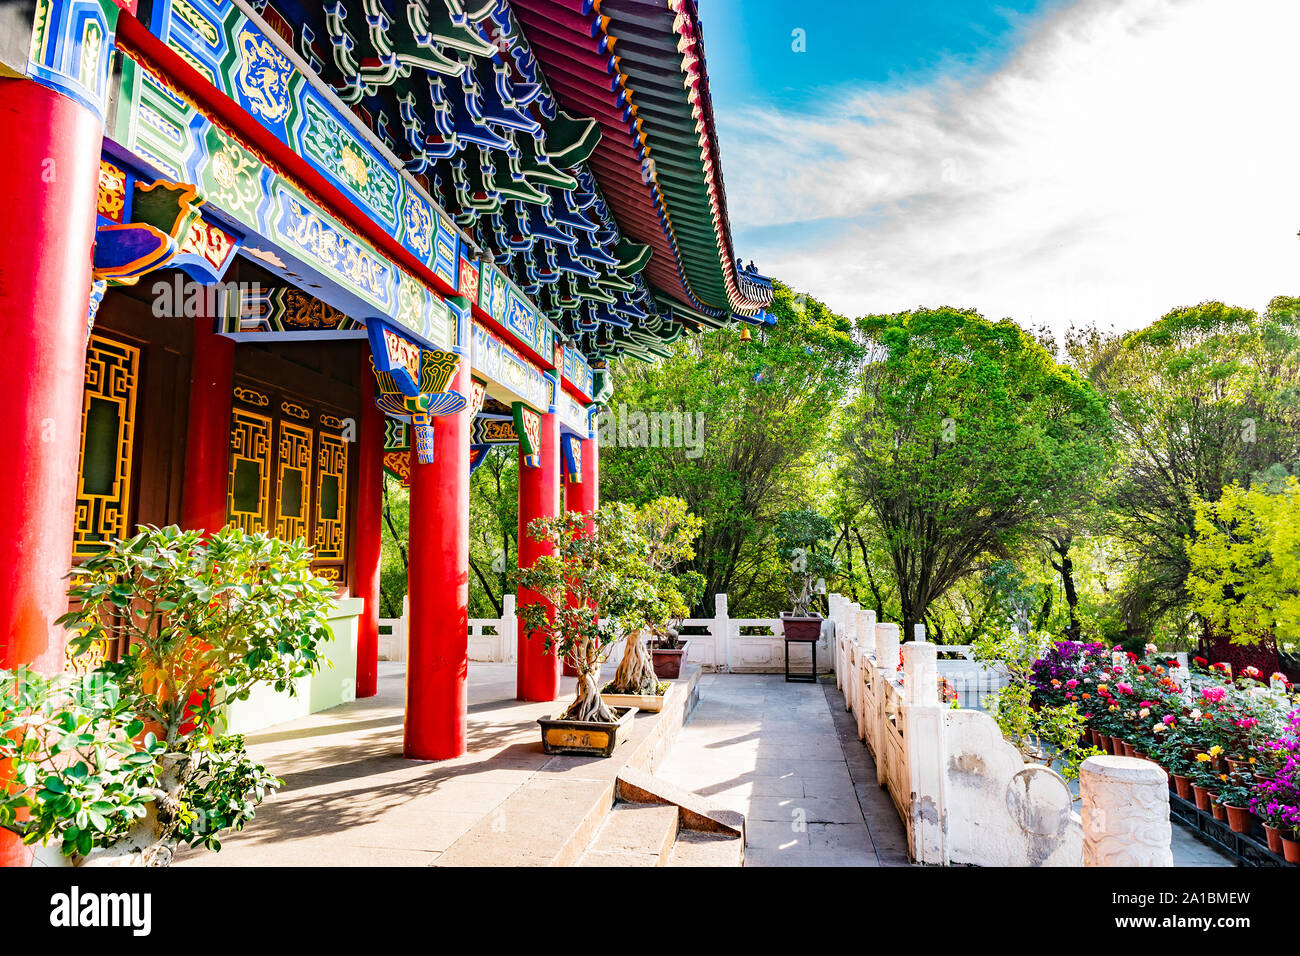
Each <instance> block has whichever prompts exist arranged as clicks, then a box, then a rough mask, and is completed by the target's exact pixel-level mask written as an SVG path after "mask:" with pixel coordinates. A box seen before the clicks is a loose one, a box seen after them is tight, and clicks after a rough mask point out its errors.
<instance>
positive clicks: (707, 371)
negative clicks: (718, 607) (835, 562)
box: [601, 283, 861, 615]
mask: <svg viewBox="0 0 1300 956" xmlns="http://www.w3.org/2000/svg"><path fill="white" fill-rule="evenodd" d="M771 311H772V312H773V313H774V314H775V315H776V317H777V324H776V325H775V326H772V327H765V328H759V329H756V330H754V332H753V333H752V338H750V339H749V340H746V339H745V338H743V337H742V335H741V333H740V332H739V331H738V330H736V329H734V328H726V329H721V330H719V331H715V332H710V333H707V334H704V335H699V336H691V337H689V338H684V339H682V340H681V341H679V342H678V343H677V344H676V346H675V347H674V348H673V352H672V355H671V356H670V357H668V358H666V359H664V360H663V361H661V362H658V363H656V364H654V365H645V364H643V363H640V362H634V361H625V362H623V363H621V364H620V365H619V366H618V368H617V369H616V370H615V373H614V375H615V381H616V383H617V391H616V392H615V397H614V400H613V401H612V403H611V405H612V407H613V408H614V409H615V410H619V409H625V410H626V412H627V413H628V414H629V415H635V414H637V413H641V414H647V415H648V414H651V413H656V412H670V411H671V410H673V409H679V410H682V411H684V412H690V413H692V414H693V415H702V416H703V428H702V432H703V434H702V436H701V437H702V441H701V444H700V445H699V446H697V447H687V448H662V447H661V448H648V447H618V448H615V447H612V444H613V443H612V442H611V440H610V437H611V436H610V435H609V434H608V431H609V425H608V421H609V420H608V419H606V420H605V421H606V424H605V426H604V427H603V428H602V448H601V494H602V497H603V499H604V500H606V501H626V502H631V503H638V502H645V501H649V500H652V499H654V498H659V497H663V496H670V497H677V498H681V499H683V500H684V501H685V502H686V504H687V507H688V509H689V510H690V511H691V513H692V514H696V515H699V516H700V517H701V518H702V519H703V521H704V531H703V533H702V535H701V536H700V539H699V541H698V542H697V544H696V557H695V558H694V559H693V560H692V561H691V562H689V563H688V564H687V565H685V566H684V567H685V568H686V569H689V570H693V571H696V572H698V573H699V574H700V575H701V576H702V577H703V578H704V580H705V589H704V591H703V596H702V601H701V605H700V606H699V607H698V613H700V614H704V615H707V614H709V613H711V611H710V610H709V609H707V608H706V607H704V603H707V601H708V600H709V596H711V595H713V594H718V593H726V594H728V595H729V596H730V598H731V606H732V608H733V609H736V610H737V611H740V612H742V613H743V612H745V611H748V612H750V613H764V612H766V613H775V612H776V611H777V610H779V609H780V608H781V607H784V606H785V605H786V599H785V577H786V575H787V573H788V570H789V569H788V565H787V564H786V563H784V562H782V561H781V560H780V559H779V557H778V556H777V554H776V543H775V540H774V535H773V532H774V530H775V517H776V515H777V514H778V513H779V512H781V511H783V510H788V509H791V508H795V507H799V506H801V505H805V504H806V503H807V501H808V497H807V494H808V487H809V485H810V483H812V482H813V480H814V479H815V476H816V472H817V469H818V468H819V467H820V466H822V465H823V464H824V459H825V453H826V446H827V421H828V420H829V419H830V418H831V417H832V416H833V415H834V414H836V411H837V409H838V407H839V406H840V404H841V402H842V401H843V398H844V396H845V395H846V393H847V391H848V389H849V388H850V387H851V386H852V384H853V378H854V371H855V368H856V365H857V363H858V361H859V360H860V357H861V349H860V347H859V346H858V345H856V344H855V343H854V341H853V338H852V335H851V324H850V322H849V321H848V320H847V319H845V318H843V317H841V316H838V315H835V314H834V313H833V312H831V311H830V310H829V309H827V308H826V307H825V306H824V305H822V304H821V303H820V302H817V301H815V300H813V299H807V298H804V297H802V296H796V295H795V294H794V293H792V292H791V290H790V289H789V288H787V287H786V286H784V285H781V284H780V283H777V284H776V296H775V300H774V302H773V305H772V307H771Z"/></svg>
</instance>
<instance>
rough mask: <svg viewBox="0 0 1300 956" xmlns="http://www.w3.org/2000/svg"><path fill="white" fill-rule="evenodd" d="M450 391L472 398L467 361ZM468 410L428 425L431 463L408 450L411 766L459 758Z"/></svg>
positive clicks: (465, 650) (407, 745)
mask: <svg viewBox="0 0 1300 956" xmlns="http://www.w3.org/2000/svg"><path fill="white" fill-rule="evenodd" d="M451 387H452V388H453V389H455V390H456V391H458V392H460V393H461V394H462V395H469V393H470V373H469V357H468V356H462V358H461V362H460V368H459V370H458V371H457V372H456V377H455V378H454V379H453V380H452V385H451ZM469 419H470V416H469V407H468V405H467V406H466V407H465V408H464V409H463V410H461V411H459V412H457V413H456V414H455V415H439V416H436V417H435V418H434V419H433V423H434V424H433V432H434V436H433V457H434V460H433V462H432V464H428V465H422V464H420V463H419V462H418V461H417V460H416V458H415V450H414V448H412V450H411V456H412V457H411V526H410V549H409V550H410V565H409V567H408V572H407V575H408V577H407V580H408V583H407V592H408V594H409V597H410V621H409V631H408V635H409V640H410V644H409V646H408V648H407V652H406V728H405V738H404V739H405V742H404V746H403V750H404V752H405V754H406V756H407V757H410V758H413V759H417V760H443V759H446V758H448V757H458V756H460V755H461V754H463V753H464V752H465V718H466V714H467V712H468V706H469V697H468V693H467V691H466V686H465V681H466V677H467V674H468V671H469V428H470V423H469Z"/></svg>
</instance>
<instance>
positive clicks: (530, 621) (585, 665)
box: [515, 503, 646, 757]
mask: <svg viewBox="0 0 1300 956" xmlns="http://www.w3.org/2000/svg"><path fill="white" fill-rule="evenodd" d="M588 522H590V525H591V530H590V532H589V531H588ZM527 531H528V534H529V535H531V536H532V538H533V540H534V541H538V542H547V543H549V544H550V545H551V549H552V553H551V554H548V555H543V556H542V557H539V558H538V559H537V560H536V561H535V562H533V565H532V566H531V567H528V568H520V569H519V570H518V571H517V572H516V574H515V579H516V583H517V584H518V585H519V586H520V587H523V588H527V589H529V590H531V591H533V592H535V593H536V594H538V595H540V596H541V597H542V598H543V601H541V602H538V603H533V604H526V605H524V606H523V607H521V608H520V609H519V612H518V613H519V620H520V624H521V626H522V627H523V628H524V634H525V635H526V636H527V638H528V639H529V640H542V641H544V642H545V646H546V649H547V650H548V651H552V652H554V653H556V654H558V655H559V656H560V657H561V658H562V659H567V660H569V661H570V662H571V663H572V664H573V667H574V670H575V671H576V672H577V677H578V684H577V692H576V694H575V696H574V700H573V703H571V704H570V705H569V706H568V707H567V708H565V709H564V710H563V711H562V712H561V713H559V714H557V715H555V716H554V717H543V718H540V719H539V720H538V724H540V725H541V731H542V749H543V750H544V751H545V752H546V753H573V754H583V755H587V756H592V755H595V756H602V757H608V756H609V755H610V754H612V753H613V752H614V748H615V747H616V746H618V743H619V742H620V740H621V739H626V734H625V733H624V730H625V728H626V727H627V725H628V724H629V722H630V721H631V720H632V718H633V717H634V716H635V714H636V712H637V708H636V707H634V706H613V705H611V704H609V703H608V702H606V701H605V700H604V698H602V697H601V693H600V686H599V679H600V665H601V664H602V663H604V660H605V657H606V656H607V655H608V653H609V647H610V645H611V644H613V643H614V641H615V640H616V639H617V637H618V635H619V633H620V631H619V628H620V623H619V620H620V617H622V616H623V615H629V616H631V615H633V614H634V611H633V608H634V606H635V605H636V603H637V602H638V601H639V600H641V599H642V598H643V597H644V596H643V595H642V593H641V592H642V590H643V588H644V587H645V581H644V580H642V579H641V578H639V577H637V576H636V575H630V574H628V573H627V571H628V568H629V567H631V566H633V565H635V563H636V555H637V554H641V553H644V551H645V548H646V542H645V538H644V535H643V534H642V530H641V527H640V526H639V524H638V522H637V520H636V516H635V509H633V508H632V507H631V506H629V505H626V504H622V503H614V504H609V505H604V506H602V507H600V508H598V509H596V510H595V511H593V512H591V513H590V514H585V513H576V512H566V513H565V514H563V515H560V516H557V517H554V518H537V519H534V520H533V521H531V522H530V523H529V525H528V528H527ZM602 615H604V619H603V620H602Z"/></svg>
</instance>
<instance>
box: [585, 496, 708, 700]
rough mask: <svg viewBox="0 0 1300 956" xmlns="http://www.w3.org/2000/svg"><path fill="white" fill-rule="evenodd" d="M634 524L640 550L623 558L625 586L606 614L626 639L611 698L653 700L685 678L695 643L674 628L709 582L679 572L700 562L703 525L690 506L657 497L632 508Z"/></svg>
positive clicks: (691, 573) (629, 552)
mask: <svg viewBox="0 0 1300 956" xmlns="http://www.w3.org/2000/svg"><path fill="white" fill-rule="evenodd" d="M631 520H632V522H633V524H634V525H635V528H636V533H637V535H638V536H639V537H640V539H641V546H640V548H638V549H634V550H629V551H627V552H626V553H625V554H624V555H623V557H622V560H621V564H620V566H619V569H620V571H621V574H622V575H623V578H624V582H625V586H624V587H623V588H622V589H621V591H620V593H619V594H618V595H617V596H616V598H615V604H614V605H612V606H611V607H610V608H609V609H608V610H606V611H604V612H603V613H605V614H606V615H607V616H609V617H612V618H613V619H614V620H616V621H617V622H618V626H619V631H620V633H622V634H624V635H625V636H626V638H627V640H626V641H625V643H624V645H623V659H622V660H621V661H619V665H618V672H617V673H616V674H615V675H614V679H613V681H611V682H610V683H609V685H608V686H607V687H606V689H605V692H606V695H607V696H608V695H609V694H615V695H632V696H637V695H647V694H649V695H654V694H655V693H656V689H657V688H658V687H659V684H660V681H661V680H675V679H676V678H677V677H679V676H680V675H681V669H682V663H683V662H684V661H685V660H686V653H687V651H688V649H689V647H690V641H689V640H683V639H682V638H681V635H680V631H679V630H678V627H677V626H674V625H675V624H676V623H677V622H680V621H681V620H682V619H683V618H685V617H686V615H687V614H689V613H690V608H691V605H692V604H694V603H695V602H696V601H698V600H699V599H700V597H701V596H702V594H703V591H704V578H703V577H701V576H700V575H699V574H697V573H696V572H694V571H689V572H687V573H686V574H681V575H678V574H675V573H674V568H676V567H677V566H678V565H679V564H681V563H682V562H683V561H689V560H690V559H692V558H694V557H695V548H694V541H695V539H696V538H697V537H699V534H700V529H701V528H702V527H703V524H704V523H703V521H701V520H700V519H699V518H698V517H696V516H695V515H693V514H690V513H689V512H688V511H687V510H686V502H685V501H683V500H682V499H681V498H656V499H655V500H654V501H650V502H647V503H646V504H644V505H640V506H637V507H635V508H633V509H632V511H631ZM660 693H661V692H660Z"/></svg>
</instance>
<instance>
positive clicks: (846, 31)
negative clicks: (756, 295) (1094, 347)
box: [699, 0, 1300, 329]
mask: <svg viewBox="0 0 1300 956" xmlns="http://www.w3.org/2000/svg"><path fill="white" fill-rule="evenodd" d="M699 8H700V18H701V20H702V22H703V23H704V30H705V42H706V52H707V55H708V63H709V73H710V78H711V80H710V82H711V88H712V92H713V106H714V112H715V115H716V117H717V120H718V126H719V135H720V139H721V144H722V159H723V171H724V176H725V181H726V186H727V193H728V207H729V211H730V215H731V223H732V230H733V234H734V237H735V240H736V250H737V253H738V254H739V255H740V256H741V257H742V258H744V259H746V260H748V259H751V258H752V259H754V260H755V261H756V262H757V264H758V265H759V267H760V269H762V270H763V271H765V272H767V273H769V274H772V275H775V276H777V277H779V278H782V279H783V280H785V281H787V282H789V283H791V284H792V285H795V286H796V287H797V288H799V289H801V290H802V291H805V292H808V293H810V294H812V295H814V296H816V297H818V298H821V299H823V300H824V301H826V302H827V303H828V304H830V305H831V306H832V307H834V308H836V309H838V310H840V311H842V312H844V313H846V314H849V315H862V314H865V313H868V312H884V311H897V310H902V309H906V308H912V307H916V306H918V305H938V304H951V305H959V306H973V307H975V308H978V309H980V311H982V312H983V313H984V314H985V315H988V316H990V317H992V318H1000V317H1002V316H1011V317H1012V318H1015V319H1016V320H1017V321H1019V322H1021V323H1022V324H1023V325H1026V326H1030V325H1048V326H1051V327H1053V328H1056V329H1061V328H1064V327H1065V326H1067V325H1068V324H1070V323H1086V322H1092V321H1096V322H1099V323H1100V324H1102V325H1103V326H1106V325H1114V326H1117V327H1121V328H1134V327H1138V326H1141V325H1145V324H1147V323H1148V322H1151V321H1153V320H1154V319H1156V318H1158V317H1159V316H1160V315H1162V314H1164V313H1165V312H1167V311H1168V310H1169V309H1172V308H1174V307H1177V306H1180V305H1187V304H1192V303H1195V302H1199V301H1203V300H1205V299H1211V298H1215V299H1223V300H1225V301H1228V302H1231V303H1234V304H1239V305H1245V306H1249V307H1252V308H1262V307H1263V306H1264V304H1265V303H1266V302H1267V300H1268V299H1269V298H1270V297H1271V296H1273V295H1277V294H1280V293H1287V294H1297V293H1300V239H1297V238H1296V232H1297V230H1298V229H1300V175H1297V174H1296V172H1295V160H1294V157H1295V156H1296V155H1300V124H1295V123H1294V122H1292V121H1291V118H1292V117H1293V116H1294V103H1295V98H1296V92H1297V90H1296V87H1297V82H1296V80H1295V76H1294V69H1293V66H1292V64H1293V62H1294V57H1293V52H1292V49H1291V48H1292V46H1293V41H1294V38H1295V37H1296V36H1298V35H1300V2H1297V0H1002V2H981V0H868V2H859V3H847V2H845V3H839V4H836V3H822V4H812V3H802V4H801V3H796V2H791V0H743V2H740V0H699ZM805 9H806V10H807V11H809V12H812V13H816V14H817V16H816V17H815V18H807V19H805V18H804V17H803V16H802V11H803V10H805ZM795 30H803V31H805V32H804V34H803V37H804V40H805V41H806V50H805V51H804V52H796V51H795V50H794V49H793V48H792V44H793V43H794V39H795V37H794V35H793V31H795Z"/></svg>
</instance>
